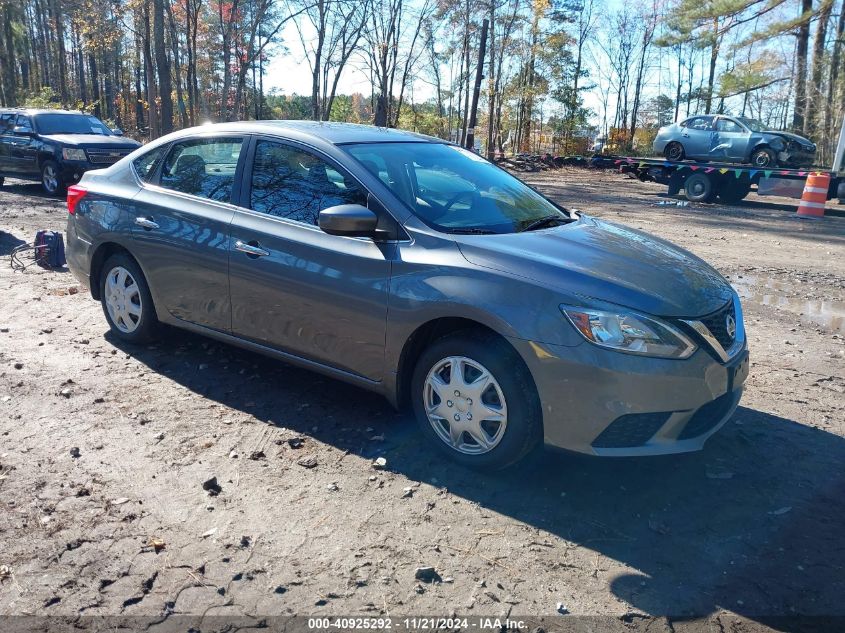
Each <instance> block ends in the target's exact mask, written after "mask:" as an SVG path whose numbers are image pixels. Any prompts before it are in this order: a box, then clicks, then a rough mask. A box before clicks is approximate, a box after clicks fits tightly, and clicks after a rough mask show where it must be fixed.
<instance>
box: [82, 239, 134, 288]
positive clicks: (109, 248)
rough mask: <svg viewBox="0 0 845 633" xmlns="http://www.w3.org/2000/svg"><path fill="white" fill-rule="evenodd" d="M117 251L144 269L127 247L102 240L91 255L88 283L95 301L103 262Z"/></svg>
mask: <svg viewBox="0 0 845 633" xmlns="http://www.w3.org/2000/svg"><path fill="white" fill-rule="evenodd" d="M117 253H123V254H125V255H126V256H127V257H129V258H131V259H132V261H134V262H135V263H136V264H137V265H138V268H140V269H141V271H142V272H143V270H144V268H143V267H142V266H141V263H140V262H139V261H138V259H137V258H136V257H135V256H134V255H133V254H132V253H131V251H130V250H129V249H128V248H126V247H125V246H123V245H122V244H118V243H117V242H103V243H102V244H100V245H99V246H98V247H97V249H96V250H95V251H94V254H93V255H92V256H91V266H90V276H89V279H90V284H89V285H90V286H91V297H92V298H94V299H96V300H97V301H99V300H100V277H101V276H102V274H103V264H105V263H106V260H107V259H108V258H109V257H111V256H112V255H115V254H117ZM148 283H149V282H148Z"/></svg>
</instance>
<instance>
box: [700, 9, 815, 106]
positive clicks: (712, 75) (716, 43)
mask: <svg viewBox="0 0 845 633" xmlns="http://www.w3.org/2000/svg"><path fill="white" fill-rule="evenodd" d="M809 1H810V2H812V1H813V0H809ZM721 43H722V36H721V35H719V18H718V17H715V18H713V45H712V46H711V47H710V72H709V74H708V75H707V99H706V100H705V101H704V114H710V110H711V109H712V106H713V86H714V85H715V83H716V61H717V60H718V59H719V48H720V45H721Z"/></svg>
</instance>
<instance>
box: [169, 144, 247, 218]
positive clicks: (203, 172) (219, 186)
mask: <svg viewBox="0 0 845 633" xmlns="http://www.w3.org/2000/svg"><path fill="white" fill-rule="evenodd" d="M242 147H243V139H242V138H229V137H227V138H203V139H192V140H188V141H180V142H178V143H174V144H173V146H172V147H171V149H170V152H169V153H168V154H167V158H166V159H165V161H164V165H163V166H162V169H161V178H160V179H159V185H160V186H161V187H164V188H165V189H172V190H174V191H181V192H182V193H187V194H191V195H192V196H199V197H201V198H208V199H209V200H216V201H218V202H231V201H232V189H233V187H234V183H235V170H236V169H237V167H238V159H239V157H240V154H241V149H242Z"/></svg>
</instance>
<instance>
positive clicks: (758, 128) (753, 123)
mask: <svg viewBox="0 0 845 633" xmlns="http://www.w3.org/2000/svg"><path fill="white" fill-rule="evenodd" d="M737 121H740V122H741V123H742V124H743V125H744V126H745V127H747V128H748V129H749V130H751V131H752V132H764V131H765V130H766V126H765V125H763V124H762V123H760V121H758V120H757V119H746V118H745V117H743V116H738V117H737Z"/></svg>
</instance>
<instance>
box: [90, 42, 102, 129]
mask: <svg viewBox="0 0 845 633" xmlns="http://www.w3.org/2000/svg"><path fill="white" fill-rule="evenodd" d="M88 68H90V69H91V101H92V102H93V103H94V116H95V117H97V118H100V117H101V116H103V111H102V101H101V100H100V74H99V69H98V68H97V58H96V57H94V53H88Z"/></svg>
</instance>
